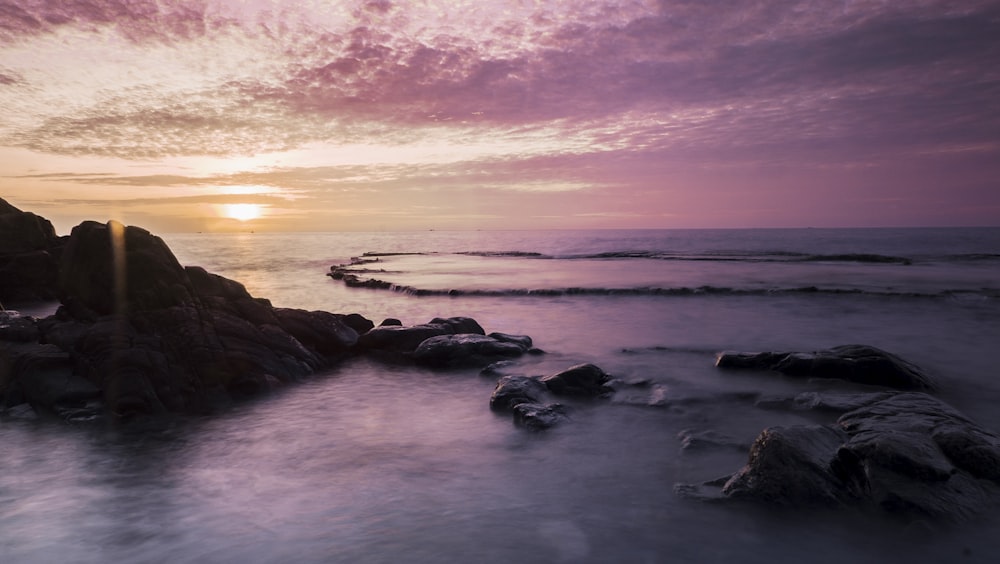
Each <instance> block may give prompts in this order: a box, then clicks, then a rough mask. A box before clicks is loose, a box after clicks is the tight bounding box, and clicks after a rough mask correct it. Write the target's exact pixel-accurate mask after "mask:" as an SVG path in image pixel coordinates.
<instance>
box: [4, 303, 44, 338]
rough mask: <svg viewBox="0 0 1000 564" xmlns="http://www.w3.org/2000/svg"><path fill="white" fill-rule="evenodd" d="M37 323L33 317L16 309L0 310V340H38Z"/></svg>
mask: <svg viewBox="0 0 1000 564" xmlns="http://www.w3.org/2000/svg"><path fill="white" fill-rule="evenodd" d="M38 337H39V331H38V324H37V322H36V321H35V319H34V318H33V317H30V316H24V315H21V314H20V313H18V312H16V311H11V310H6V311H0V341H13V342H20V343H29V342H35V341H38Z"/></svg>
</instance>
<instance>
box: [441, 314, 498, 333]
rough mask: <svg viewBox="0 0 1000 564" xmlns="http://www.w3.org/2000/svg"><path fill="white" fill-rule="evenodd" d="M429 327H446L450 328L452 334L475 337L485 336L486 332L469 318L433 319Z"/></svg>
mask: <svg viewBox="0 0 1000 564" xmlns="http://www.w3.org/2000/svg"><path fill="white" fill-rule="evenodd" d="M430 324H431V325H446V326H448V327H451V332H452V333H456V334H459V333H470V334H475V335H485V334H486V331H484V330H483V328H482V326H481V325H479V323H477V322H476V320H475V319H472V318H471V317H435V318H434V319H432V320H431V321H430Z"/></svg>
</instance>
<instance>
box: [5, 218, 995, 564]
mask: <svg viewBox="0 0 1000 564" xmlns="http://www.w3.org/2000/svg"><path fill="white" fill-rule="evenodd" d="M164 239H165V240H166V241H167V243H168V244H169V245H170V247H171V248H172V249H173V251H174V252H175V254H176V255H177V257H178V259H179V260H180V261H181V263H182V264H187V265H201V266H204V267H206V268H207V269H208V270H210V271H212V272H216V273H218V274H222V275H224V276H227V277H229V278H233V279H236V280H239V281H241V282H242V283H244V284H245V285H246V287H247V289H248V290H249V291H250V292H251V293H252V294H253V295H255V296H258V297H266V298H269V299H270V300H271V301H272V303H273V304H274V305H275V306H279V307H296V308H304V309H321V310H328V311H333V312H338V313H360V314H362V315H364V316H366V317H368V318H369V319H372V320H373V321H374V322H376V323H378V322H380V321H381V320H382V319H384V318H387V317H394V318H398V319H400V320H402V321H403V322H404V323H405V324H407V325H409V324H416V323H423V322H426V321H428V320H430V319H431V318H433V317H437V316H453V315H463V316H470V317H474V318H475V319H477V320H478V321H479V322H480V324H481V325H482V326H483V327H484V328H485V329H486V330H487V331H488V332H491V331H502V332H506V333H515V334H527V335H530V336H531V337H532V338H533V339H534V342H535V344H536V346H538V347H539V348H541V349H543V350H545V351H546V352H547V354H545V355H543V356H540V357H531V358H530V359H525V360H522V361H521V362H520V363H519V364H518V365H517V366H515V367H512V368H508V370H512V371H514V372H517V373H523V374H528V375H540V374H546V373H550V372H553V371H556V370H559V369H562V368H567V367H569V366H572V365H574V364H577V363H580V362H593V363H596V364H598V365H599V366H601V367H602V368H604V369H605V370H606V371H607V372H609V373H611V374H612V375H614V376H615V377H616V378H618V379H620V380H622V381H625V382H639V381H644V382H646V383H647V384H646V385H645V386H641V387H628V386H626V387H622V388H621V391H620V392H619V393H617V394H616V395H615V396H614V397H612V398H610V399H607V400H601V401H589V402H573V401H567V402H566V404H567V407H568V409H569V419H568V420H567V421H565V422H563V423H562V424H561V425H560V426H558V427H555V428H553V429H550V430H547V431H545V432H541V433H537V432H529V431H526V430H524V429H520V428H517V427H515V426H514V425H513V424H512V421H511V419H510V417H509V416H508V415H504V414H497V413H493V412H491V411H490V410H489V408H488V401H489V396H490V393H491V391H492V389H493V386H494V384H495V378H488V377H483V376H480V375H479V374H478V371H477V370H456V371H445V372H435V371H428V370H424V369H419V368H411V367H405V366H399V365H387V364H382V363H378V362H374V361H371V360H366V359H357V360H352V361H348V362H346V363H344V364H343V365H340V366H338V367H336V368H334V369H332V370H329V371H326V372H324V373H322V374H318V375H316V377H315V378H313V379H311V380H309V381H308V382H305V383H303V384H300V385H294V386H290V387H288V388H285V389H283V390H280V391H279V392H277V393H275V394H273V395H270V396H268V397H266V398H263V399H259V400H255V401H250V402H246V403H242V404H239V405H236V406H234V407H233V408H232V409H230V410H228V411H226V412H224V413H221V414H216V415H213V416H211V417H174V418H169V419H167V420H162V421H161V420H157V421H149V422H139V423H137V424H133V425H125V426H106V425H95V424H65V423H61V422H53V421H48V420H36V419H27V418H20V417H16V416H13V415H11V414H7V415H4V416H0V444H2V445H3V447H2V456H0V468H2V470H0V554H2V555H3V556H2V558H0V559H2V561H3V562H107V561H120V562H287V561H298V562H460V561H479V562H511V561H517V562H610V561H614V562H667V561H669V562H704V561H718V562H774V561H794V560H806V559H808V560H810V561H813V562H844V561H853V562H911V561H919V562H928V561H930V562H933V561H941V562H946V561H957V560H961V561H965V562H993V561H994V559H995V557H996V553H997V551H998V550H1000V540H998V539H997V538H996V535H995V534H994V531H995V530H996V527H997V526H998V525H1000V520H998V517H1000V515H998V514H997V512H995V511H994V512H987V513H985V514H984V515H983V517H982V518H981V519H979V520H977V521H976V522H973V523H969V524H964V525H962V526H960V527H959V526H944V525H940V524H934V523H909V522H899V521H896V520H893V519H891V518H887V517H885V516H882V515H871V514H866V513H861V512H824V511H816V510H775V509H772V508H767V507H761V506H755V505H743V504H711V503H704V502H698V501H694V500H691V499H687V498H682V497H678V496H677V495H676V494H675V493H674V485H675V484H677V483H696V482H701V481H705V480H709V479H713V478H717V477H719V476H722V475H725V474H728V473H731V472H733V471H735V470H737V469H738V468H739V467H740V466H741V465H742V464H743V463H745V461H746V454H747V448H748V447H749V444H750V442H752V440H753V438H754V437H755V436H756V435H757V434H758V433H759V432H760V431H761V430H762V429H764V428H766V427H769V426H774V425H793V424H803V423H830V422H831V420H830V418H829V417H828V416H825V415H817V414H811V413H805V412H786V411H779V410H772V409H763V408H761V407H758V405H759V404H758V401H759V400H760V399H762V398H768V397H788V396H791V395H795V394H796V393H799V392H802V391H806V390H828V389H834V390H844V389H849V388H848V387H846V386H843V385H838V384H835V383H831V382H808V381H799V380H790V379H787V378H783V377H780V376H776V375H770V374H743V373H731V372H724V371H719V370H717V369H716V368H714V366H713V362H714V359H715V355H716V354H717V353H718V352H720V351H723V350H740V351H756V350H805V351H809V350H817V349H823V348H828V347H831V346H836V345H841V344H849V343H862V344H869V345H874V346H877V347H880V348H883V349H885V350H888V351H890V352H893V353H896V354H898V355H900V356H902V357H903V358H905V359H907V360H909V361H911V362H913V363H915V364H918V365H920V366H921V367H923V368H924V369H926V370H927V371H928V372H930V373H931V374H932V375H933V376H934V377H935V378H936V379H937V380H938V382H939V383H940V385H941V391H940V393H939V396H940V397H942V398H943V399H944V400H945V401H947V402H949V403H951V404H952V405H954V406H956V407H957V408H959V409H961V410H962V411H963V412H965V413H966V414H968V415H969V416H970V417H972V418H973V419H974V420H976V421H977V422H979V423H980V424H982V425H983V426H985V427H987V428H990V429H993V430H995V431H996V430H1000V409H997V406H998V405H1000V403H998V402H1000V378H998V376H1000V375H998V373H997V369H996V362H995V355H996V351H997V345H998V343H1000V229H858V230H825V229H801V230H684V231H537V232H524V231H507V232H442V231H432V232H413V233H312V234H263V233H238V234H212V235H209V234H183V235H176V234H168V235H165V236H164ZM366 253H367V254H366ZM352 258H353V259H355V260H353V261H352ZM359 259H360V260H359ZM352 262H353V263H355V264H354V265H353V266H351V264H352ZM337 265H347V267H346V268H348V269H352V270H355V271H357V272H358V274H357V275H358V276H359V277H361V278H377V279H379V280H382V281H385V282H387V283H389V284H391V286H390V287H389V288H385V289H367V288H350V287H347V286H346V285H345V284H343V283H342V282H341V281H338V280H333V279H331V278H330V277H328V276H326V273H327V272H328V271H329V268H330V267H331V266H337ZM705 431H710V432H713V433H716V434H717V436H721V437H724V438H725V439H726V441H725V442H727V443H731V446H722V447H717V448H709V449H703V450H683V449H682V448H681V440H680V438H679V434H680V435H681V436H683V433H686V432H692V433H698V432H705Z"/></svg>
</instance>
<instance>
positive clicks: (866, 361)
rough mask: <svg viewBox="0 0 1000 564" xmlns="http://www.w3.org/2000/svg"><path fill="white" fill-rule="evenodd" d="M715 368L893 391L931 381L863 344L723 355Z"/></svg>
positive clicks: (923, 387)
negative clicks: (812, 350)
mask: <svg viewBox="0 0 1000 564" xmlns="http://www.w3.org/2000/svg"><path fill="white" fill-rule="evenodd" d="M715 365H716V366H718V367H719V368H731V369H754V370H774V371H776V372H780V373H781V374H785V375H787V376H794V377H799V378H836V379H841V380H847V381H849V382H855V383H858V384H866V385H871V386H884V387H887V388H893V389H896V390H933V389H934V387H935V386H934V383H933V380H932V379H931V378H930V376H928V375H927V374H926V373H924V372H923V371H922V370H921V369H920V368H918V367H916V366H914V365H913V364H910V363H909V362H906V361H905V360H903V359H901V358H899V357H898V356H896V355H893V354H891V353H888V352H885V351H883V350H881V349H877V348H875V347H871V346H867V345H843V346H839V347H833V348H831V349H828V350H823V351H815V352H811V353H803V352H763V353H739V352H723V353H721V354H719V356H718V358H717V359H716V363H715Z"/></svg>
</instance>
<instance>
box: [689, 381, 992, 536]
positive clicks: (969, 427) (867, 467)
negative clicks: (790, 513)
mask: <svg viewBox="0 0 1000 564" xmlns="http://www.w3.org/2000/svg"><path fill="white" fill-rule="evenodd" d="M998 463H1000V437H998V436H997V435H995V434H993V433H991V432H989V431H987V430H985V429H983V428H981V427H979V426H977V425H976V424H975V423H973V422H972V421H970V420H969V419H968V418H967V417H965V416H964V415H962V414H961V413H959V412H958V411H956V410H955V409H954V408H952V407H950V406H948V405H947V404H945V403H943V402H941V401H940V400H937V399H935V398H933V397H931V396H929V395H927V394H924V393H918V392H909V393H899V394H894V395H891V396H889V397H885V398H882V399H875V400H874V401H872V402H870V403H868V404H867V405H864V406H862V407H859V408H858V409H855V410H853V411H850V412H848V413H845V414H844V415H842V416H841V417H840V419H839V420H838V421H837V424H836V425H826V426H822V425H812V426H795V427H773V428H770V429H766V430H764V432H762V433H761V434H760V436H758V438H757V440H756V441H754V444H753V446H752V447H751V449H750V456H749V459H748V461H747V464H746V466H744V467H743V468H742V469H741V470H739V471H738V472H737V473H736V474H734V475H732V476H731V477H730V478H729V479H728V480H726V481H725V483H724V484H723V485H722V486H721V492H720V494H719V495H720V496H721V497H722V498H724V499H750V500H754V501H757V502H763V503H767V504H771V505H781V506H792V507H798V506H815V505H821V506H832V507H845V506H852V507H868V508H873V509H876V510H879V511H884V512H887V513H890V514H893V515H898V516H901V517H903V518H906V519H924V518H931V519H939V520H944V521H954V522H960V521H965V520H968V519H970V518H973V517H974V516H975V515H978V514H980V513H982V512H983V511H984V510H986V509H988V508H989V507H991V506H993V505H995V504H996V503H997V502H998V501H1000V472H998V471H997V468H1000V464H998ZM718 484H719V481H713V482H706V483H704V484H701V485H700V486H680V487H678V488H677V491H678V492H681V493H685V494H687V495H697V496H700V495H701V494H702V493H704V491H703V490H704V489H705V488H710V487H714V486H717V485H718ZM706 497H713V495H712V494H711V493H708V494H706Z"/></svg>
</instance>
